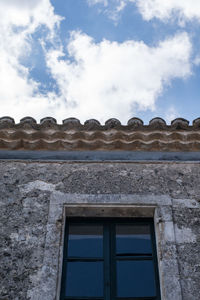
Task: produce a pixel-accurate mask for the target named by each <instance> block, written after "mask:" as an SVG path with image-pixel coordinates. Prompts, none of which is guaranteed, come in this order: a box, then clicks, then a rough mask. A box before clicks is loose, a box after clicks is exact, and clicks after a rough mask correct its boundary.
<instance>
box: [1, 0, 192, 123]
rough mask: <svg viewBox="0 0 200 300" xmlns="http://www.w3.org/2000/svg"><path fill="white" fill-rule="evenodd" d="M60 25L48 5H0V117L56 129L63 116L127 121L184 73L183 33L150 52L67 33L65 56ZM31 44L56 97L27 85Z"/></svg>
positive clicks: (18, 0) (186, 44) (21, 0)
mask: <svg viewBox="0 0 200 300" xmlns="http://www.w3.org/2000/svg"><path fill="white" fill-rule="evenodd" d="M105 3H106V2H105ZM119 3H120V2H118V4H119ZM121 9H123V7H121ZM5 11H6V14H5V13H4V12H5ZM61 19H62V18H61V17H60V16H58V15H56V14H55V12H54V8H53V6H52V5H51V3H50V1H49V0H40V1H39V0H29V1H26V0H1V2H0V39H1V43H0V78H1V85H0V105H1V115H2V116H3V115H10V116H13V117H14V118H15V119H16V120H17V121H18V120H19V119H20V118H22V117H24V116H26V115H31V116H32V117H34V118H36V119H37V120H38V119H40V118H42V117H44V116H47V115H51V116H54V117H55V118H57V119H58V120H59V122H60V121H61V120H62V119H64V118H66V117H70V116H75V117H77V118H80V119H81V120H82V121H83V120H86V119H88V118H97V119H99V120H100V121H102V122H103V121H105V120H106V119H108V118H110V117H117V118H119V119H120V120H121V121H122V122H126V121H127V119H128V118H130V117H132V115H133V114H136V113H137V111H138V110H147V109H150V110H154V109H155V107H156V100H157V98H158V96H159V95H160V94H161V93H162V92H163V89H164V88H165V87H166V86H167V85H169V84H170V82H171V80H173V78H185V77H187V76H189V75H190V74H191V64H190V54H191V43H190V40H189V37H188V35H187V34H186V33H182V34H178V35H176V36H174V37H171V38H167V39H166V40H164V41H162V42H160V43H159V44H158V45H157V46H155V47H149V46H148V45H146V44H145V43H144V42H136V41H131V40H130V41H125V42H122V43H118V42H110V41H108V40H103V41H101V42H100V43H95V41H94V40H93V39H92V37H90V36H88V35H86V34H84V33H81V32H73V33H72V35H71V40H70V42H69V44H68V46H67V49H64V48H63V46H62V43H61V42H60V41H59V36H58V27H59V24H60V22H61ZM34 35H35V36H34ZM37 39H40V40H41V41H42V45H43V51H44V53H43V55H44V59H45V62H46V64H47V67H48V72H49V74H48V75H49V78H51V77H53V78H54V80H55V83H56V85H57V88H58V92H57V91H56V90H53V91H46V92H41V89H40V87H41V85H42V84H41V83H40V82H37V81H36V80H34V79H33V78H31V73H30V67H28V66H26V65H25V63H24V62H25V61H26V60H28V61H29V62H31V60H32V59H33V56H32V51H33V47H34V45H35V43H38V41H37ZM66 57H68V58H67V59H66Z"/></svg>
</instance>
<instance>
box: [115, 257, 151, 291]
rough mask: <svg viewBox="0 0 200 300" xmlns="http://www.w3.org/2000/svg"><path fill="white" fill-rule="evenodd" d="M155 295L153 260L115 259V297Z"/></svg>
mask: <svg viewBox="0 0 200 300" xmlns="http://www.w3.org/2000/svg"><path fill="white" fill-rule="evenodd" d="M155 295H156V287H155V276H154V268H153V261H151V260H143V261H138V260H135V261H117V297H153V296H155Z"/></svg>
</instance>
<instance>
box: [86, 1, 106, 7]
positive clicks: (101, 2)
mask: <svg viewBox="0 0 200 300" xmlns="http://www.w3.org/2000/svg"><path fill="white" fill-rule="evenodd" d="M87 3H88V4H89V5H90V6H91V5H96V4H103V5H104V6H108V0H87Z"/></svg>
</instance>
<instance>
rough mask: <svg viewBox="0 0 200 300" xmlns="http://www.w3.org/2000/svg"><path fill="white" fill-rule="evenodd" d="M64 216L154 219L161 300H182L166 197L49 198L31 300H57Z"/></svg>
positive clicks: (100, 195) (67, 195) (172, 223)
mask: <svg viewBox="0 0 200 300" xmlns="http://www.w3.org/2000/svg"><path fill="white" fill-rule="evenodd" d="M67 216H76V217H78V216H85V217H153V218H154V224H155V236H156V247H157V258H158V269H159V277H160V289H161V299H162V300H181V299H182V295H181V285H180V275H179V266H178V261H177V249H176V236H175V228H174V222H173V213H172V199H171V198H170V197H169V196H167V195H161V196H155V195H135V194H132V195H131V194H128V195H125V194H123V195H118V194H112V195H111V194H109V195H108V194H97V195H85V194H63V193H60V192H56V191H54V192H53V193H52V194H51V196H50V204H49V215H48V224H47V234H46V240H45V249H44V261H43V267H42V270H41V272H40V274H38V275H39V278H38V285H37V287H35V288H34V290H31V291H29V292H31V293H30V294H29V295H31V299H32V300H42V299H48V300H59V298H60V286H61V275H62V258H63V249H64V228H65V220H66V217H67Z"/></svg>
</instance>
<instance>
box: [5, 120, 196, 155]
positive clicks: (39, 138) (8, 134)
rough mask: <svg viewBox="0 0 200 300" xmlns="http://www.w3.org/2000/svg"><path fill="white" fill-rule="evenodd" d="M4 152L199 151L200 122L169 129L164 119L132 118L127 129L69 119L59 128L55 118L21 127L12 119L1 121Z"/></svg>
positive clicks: (174, 123)
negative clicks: (144, 121)
mask: <svg viewBox="0 0 200 300" xmlns="http://www.w3.org/2000/svg"><path fill="white" fill-rule="evenodd" d="M0 149H1V150H128V151H199V150H200V118H198V119H195V120H194V121H193V124H192V125H189V121H187V120H185V119H182V118H178V119H175V120H173V121H172V122H171V125H167V124H166V122H165V121H164V120H163V119H161V118H154V119H152V120H151V121H150V122H149V124H148V125H144V123H143V121H142V120H140V119H139V118H132V119H130V120H129V121H128V122H127V125H122V124H121V122H120V121H119V120H117V119H109V120H107V121H106V122H105V124H104V125H101V124H100V123H99V121H97V120H94V119H91V120H87V121H86V122H85V123H84V124H81V122H80V121H79V120H78V119H75V118H68V119H65V120H63V124H57V121H56V120H55V119H54V118H51V117H46V118H43V119H42V120H41V121H40V123H39V124H38V123H37V122H36V121H35V119H33V118H31V117H25V118H23V119H21V120H20V122H19V123H18V124H16V123H15V121H14V119H12V118H10V117H3V118H0Z"/></svg>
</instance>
